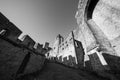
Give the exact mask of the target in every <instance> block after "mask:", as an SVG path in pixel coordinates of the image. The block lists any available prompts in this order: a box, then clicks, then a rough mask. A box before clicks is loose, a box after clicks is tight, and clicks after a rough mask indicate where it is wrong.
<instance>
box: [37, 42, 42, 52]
mask: <svg viewBox="0 0 120 80" xmlns="http://www.w3.org/2000/svg"><path fill="white" fill-rule="evenodd" d="M42 48H43V45H42V44H39V43H38V44H37V48H36V51H37V52H38V53H41V52H42Z"/></svg>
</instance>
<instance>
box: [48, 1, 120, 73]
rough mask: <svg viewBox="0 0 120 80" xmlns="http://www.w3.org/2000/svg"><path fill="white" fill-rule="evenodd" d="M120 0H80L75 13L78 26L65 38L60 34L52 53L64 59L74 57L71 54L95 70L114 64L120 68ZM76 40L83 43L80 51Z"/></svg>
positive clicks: (76, 60)
mask: <svg viewBox="0 0 120 80" xmlns="http://www.w3.org/2000/svg"><path fill="white" fill-rule="evenodd" d="M119 3H120V1H119V0H115V1H113V0H79V4H78V11H77V12H76V15H75V18H76V20H77V24H78V29H77V30H76V31H75V32H73V33H74V35H73V36H71V34H70V35H69V36H68V37H67V38H66V39H65V40H64V38H63V37H62V36H60V35H59V36H58V37H57V38H56V40H55V43H54V45H53V49H52V51H51V53H50V57H56V58H57V59H58V60H60V61H61V62H64V61H70V60H69V59H70V58H69V55H70V56H71V57H72V58H74V61H75V64H78V62H79V64H80V63H81V64H82V65H80V66H84V67H86V68H89V69H91V70H94V71H106V70H111V69H112V70H113V69H114V68H113V67H116V69H114V70H120V69H119V67H120V66H119V65H120V63H119V62H120V60H119V56H120V49H119V48H120V38H119V36H120V34H119V32H120V31H119V30H120V29H119V28H120V26H119V24H120V17H119V16H120V14H119V13H120V9H119V8H120V6H119ZM75 33H76V34H75ZM70 39H71V41H70ZM77 41H78V42H77ZM76 42H77V43H79V42H80V43H81V49H80V48H79V49H80V51H79V50H78V52H76V51H77V50H76V46H77V45H76ZM84 53H85V54H84ZM79 55H80V57H78V56H79ZM80 58H81V59H82V60H81V59H80ZM110 61H112V62H110ZM90 66H91V67H90Z"/></svg>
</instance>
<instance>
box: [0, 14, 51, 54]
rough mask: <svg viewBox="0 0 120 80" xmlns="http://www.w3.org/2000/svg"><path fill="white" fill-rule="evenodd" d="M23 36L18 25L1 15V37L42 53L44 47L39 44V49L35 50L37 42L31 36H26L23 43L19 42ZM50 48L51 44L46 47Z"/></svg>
mask: <svg viewBox="0 0 120 80" xmlns="http://www.w3.org/2000/svg"><path fill="white" fill-rule="evenodd" d="M21 34H22V31H21V30H20V29H19V28H18V27H17V26H16V25H14V24H13V23H12V22H10V21H9V20H8V19H7V18H6V17H5V16H4V15H3V14H2V13H0V36H2V37H4V38H5V39H7V40H10V41H12V42H13V43H15V44H18V45H23V46H25V47H27V48H28V49H31V50H34V52H38V53H39V52H41V50H42V48H43V47H42V46H41V45H39V43H38V45H37V48H36V49H35V48H34V46H35V44H36V42H35V41H34V40H33V39H32V38H31V37H30V36H29V35H24V36H23V41H21V40H19V39H18V37H19V36H20V35H21ZM48 47H49V44H47V45H45V48H48Z"/></svg>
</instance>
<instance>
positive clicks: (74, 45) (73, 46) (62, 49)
mask: <svg viewBox="0 0 120 80" xmlns="http://www.w3.org/2000/svg"><path fill="white" fill-rule="evenodd" d="M79 54H80V55H79ZM49 58H55V60H56V61H58V62H60V63H63V64H65V65H68V66H71V67H80V65H81V66H84V63H83V62H84V51H83V48H82V44H81V42H79V41H77V40H76V39H74V33H73V32H71V33H70V34H69V35H68V36H67V38H65V39H64V38H63V37H62V36H61V35H60V34H59V35H58V36H57V37H56V40H55V42H54V44H53V48H52V50H51V51H50V53H49Z"/></svg>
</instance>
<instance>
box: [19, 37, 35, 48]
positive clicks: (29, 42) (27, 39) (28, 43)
mask: <svg viewBox="0 0 120 80" xmlns="http://www.w3.org/2000/svg"><path fill="white" fill-rule="evenodd" d="M21 44H23V45H25V46H26V47H28V48H29V49H33V48H34V45H35V41H34V40H33V39H32V38H31V37H30V36H29V35H25V38H24V40H23V41H22V42H21Z"/></svg>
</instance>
